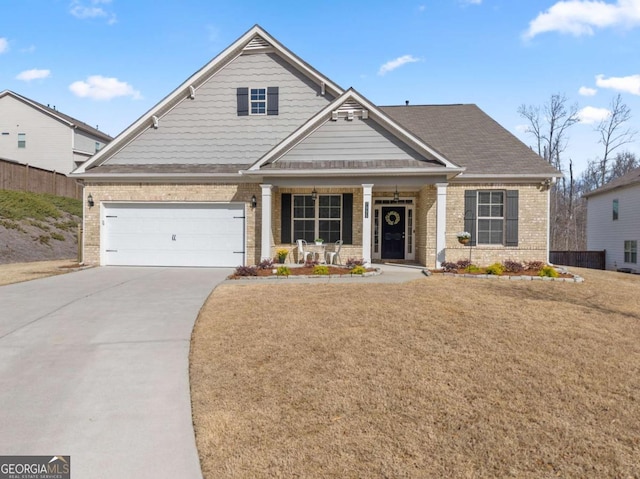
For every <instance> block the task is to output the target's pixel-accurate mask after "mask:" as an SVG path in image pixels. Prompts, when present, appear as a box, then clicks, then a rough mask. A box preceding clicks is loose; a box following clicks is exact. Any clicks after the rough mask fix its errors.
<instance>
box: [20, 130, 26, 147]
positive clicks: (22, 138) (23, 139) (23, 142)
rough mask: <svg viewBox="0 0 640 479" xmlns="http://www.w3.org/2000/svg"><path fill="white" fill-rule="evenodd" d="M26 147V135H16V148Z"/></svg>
mask: <svg viewBox="0 0 640 479" xmlns="http://www.w3.org/2000/svg"><path fill="white" fill-rule="evenodd" d="M26 147H27V134H26V133H18V148H26Z"/></svg>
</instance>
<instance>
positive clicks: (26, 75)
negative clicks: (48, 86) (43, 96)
mask: <svg viewBox="0 0 640 479" xmlns="http://www.w3.org/2000/svg"><path fill="white" fill-rule="evenodd" d="M50 76H51V70H37V69H35V68H34V69H33V70H25V71H23V72H21V73H19V74H18V76H16V80H22V81H31V80H42V79H43V78H49V77H50Z"/></svg>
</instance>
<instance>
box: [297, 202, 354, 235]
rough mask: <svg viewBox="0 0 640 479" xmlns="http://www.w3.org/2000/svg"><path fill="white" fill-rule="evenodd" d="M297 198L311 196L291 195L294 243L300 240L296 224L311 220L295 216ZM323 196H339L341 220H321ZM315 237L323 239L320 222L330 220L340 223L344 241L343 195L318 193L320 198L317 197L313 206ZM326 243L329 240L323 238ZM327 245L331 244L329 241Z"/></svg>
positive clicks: (330, 219)
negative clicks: (321, 199)
mask: <svg viewBox="0 0 640 479" xmlns="http://www.w3.org/2000/svg"><path fill="white" fill-rule="evenodd" d="M296 196H308V197H310V196H311V194H302V193H294V194H293V195H291V233H292V234H293V236H294V238H293V241H296V240H298V239H300V238H297V237H295V236H296V234H295V231H296V227H295V222H296V220H297V221H309V220H310V219H311V218H297V217H296V216H295V211H296V210H295V204H296V200H295V198H296ZM321 196H338V197H340V218H320V197H321ZM313 208H314V210H313V236H314V238H318V237H321V236H320V221H321V220H322V221H324V220H328V221H340V238H341V239H342V234H343V228H344V222H343V215H344V198H343V197H342V194H340V193H326V194H320V193H318V196H317V197H316V201H315V202H314V205H313ZM323 239H324V240H325V241H326V240H327V239H326V238H323ZM326 242H327V243H329V241H326Z"/></svg>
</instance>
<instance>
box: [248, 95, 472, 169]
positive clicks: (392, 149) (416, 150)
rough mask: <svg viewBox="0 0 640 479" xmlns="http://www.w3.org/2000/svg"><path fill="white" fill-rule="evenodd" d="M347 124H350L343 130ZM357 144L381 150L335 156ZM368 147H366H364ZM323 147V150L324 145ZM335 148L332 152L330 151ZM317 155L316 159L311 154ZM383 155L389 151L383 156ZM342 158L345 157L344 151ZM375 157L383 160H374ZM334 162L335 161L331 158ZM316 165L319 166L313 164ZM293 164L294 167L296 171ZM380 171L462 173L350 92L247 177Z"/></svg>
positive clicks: (286, 142)
mask: <svg viewBox="0 0 640 479" xmlns="http://www.w3.org/2000/svg"><path fill="white" fill-rule="evenodd" d="M345 122H346V123H347V124H348V126H346V128H345ZM350 136H351V139H355V143H356V145H355V148H354V149H358V148H364V147H366V145H365V143H366V142H368V141H374V142H376V146H375V147H374V149H375V148H376V147H377V148H378V149H379V150H378V152H377V153H376V152H374V151H372V150H370V151H369V152H368V153H367V152H362V154H360V153H359V152H357V151H355V152H354V155H348V154H347V155H345V154H341V155H337V154H336V153H337V151H333V148H339V145H340V144H342V145H343V146H344V145H348V141H347V142H346V143H345V142H344V140H345V138H347V139H348V138H349V137H350ZM363 142H364V143H363ZM323 143H324V145H323V146H322V144H323ZM330 145H333V147H329V148H328V149H324V148H326V147H327V146H330ZM314 148H316V152H317V154H316V155H315V157H314V154H313V152H312V151H313V149H314ZM380 150H385V151H380ZM343 153H344V152H343ZM376 154H379V155H380V156H379V157H378V158H376ZM332 157H333V159H332ZM314 162H317V164H314ZM294 165H295V166H294ZM292 166H293V167H294V168H296V169H310V170H317V169H323V170H324V169H326V168H327V167H329V168H331V169H340V168H345V169H349V170H351V169H354V168H361V169H376V170H379V171H381V172H382V171H384V170H390V169H398V168H399V169H402V168H420V169H423V168H433V169H434V170H435V169H438V171H439V173H440V174H442V170H443V169H448V170H450V171H451V172H452V173H454V172H455V173H459V172H461V171H463V169H462V168H459V167H458V165H456V164H454V163H452V162H451V161H449V160H448V159H447V158H446V157H445V156H444V155H443V154H442V153H440V152H439V151H438V150H436V149H435V148H433V147H432V146H430V145H428V144H427V143H425V142H424V141H422V140H421V139H419V138H418V137H416V136H415V135H413V134H412V133H411V132H409V131H408V130H406V129H405V128H403V127H402V126H400V125H399V124H398V123H396V122H395V121H394V120H392V119H391V118H390V117H389V116H388V115H386V114H385V113H384V112H382V111H381V110H380V109H378V108H377V107H376V106H375V105H374V104H373V103H371V102H370V101H369V100H367V99H366V98H364V97H363V96H362V95H360V94H359V93H358V92H357V91H355V90H354V89H353V88H350V89H349V90H347V91H346V92H345V93H343V94H342V95H341V96H340V97H338V98H336V99H335V100H334V101H333V102H332V103H331V104H330V105H328V106H327V107H326V108H324V109H323V110H322V111H320V112H319V113H318V114H317V115H315V116H314V117H313V118H311V119H309V120H308V121H307V122H306V123H305V124H304V125H302V126H301V127H300V128H299V129H298V130H297V131H295V132H294V133H292V134H291V135H290V136H289V137H288V138H286V139H285V140H284V141H282V142H281V143H280V144H279V145H278V146H276V147H275V148H274V149H272V150H271V151H270V152H269V153H267V154H266V155H265V156H263V157H262V158H261V159H260V160H259V161H257V162H256V163H254V164H253V165H252V166H251V167H250V168H249V172H254V173H257V172H260V171H262V172H265V171H267V170H274V169H289V170H290V169H292Z"/></svg>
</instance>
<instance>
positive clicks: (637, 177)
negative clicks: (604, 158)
mask: <svg viewBox="0 0 640 479" xmlns="http://www.w3.org/2000/svg"><path fill="white" fill-rule="evenodd" d="M634 184H640V168H636V169H635V170H631V171H629V172H628V173H626V174H624V175H622V176H621V177H619V178H616V179H615V180H611V181H610V182H609V183H607V184H606V185H604V186H601V187H600V188H598V189H597V190H593V191H591V192H589V193H586V194H585V195H584V196H585V197H587V198H588V197H589V196H595V195H599V194H600V193H606V192H607V191H611V190H615V189H617V188H624V187H625V186H630V185H634Z"/></svg>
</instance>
